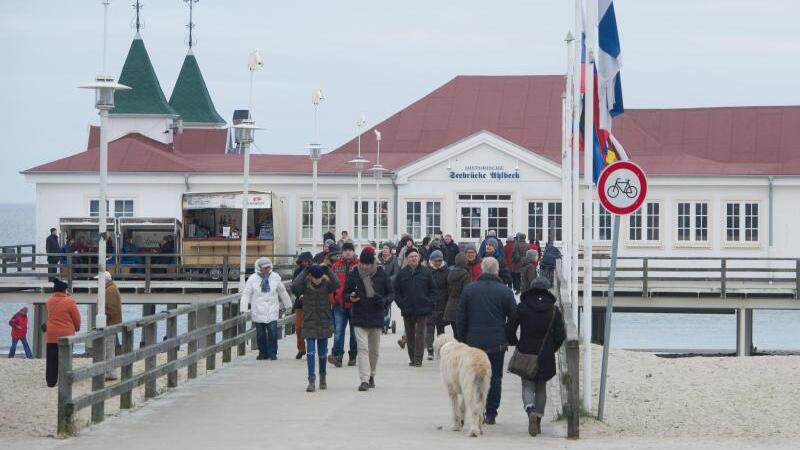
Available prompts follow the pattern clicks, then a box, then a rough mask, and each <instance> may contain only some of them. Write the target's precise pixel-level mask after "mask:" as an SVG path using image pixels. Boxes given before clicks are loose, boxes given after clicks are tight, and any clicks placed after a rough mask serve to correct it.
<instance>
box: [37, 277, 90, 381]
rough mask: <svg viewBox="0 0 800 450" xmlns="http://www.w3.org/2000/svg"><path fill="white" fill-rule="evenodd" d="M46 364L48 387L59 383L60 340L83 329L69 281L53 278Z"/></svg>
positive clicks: (47, 327)
mask: <svg viewBox="0 0 800 450" xmlns="http://www.w3.org/2000/svg"><path fill="white" fill-rule="evenodd" d="M46 306H47V323H46V324H45V329H44V331H45V333H46V342H47V346H46V359H47V360H46V364H45V380H46V381H47V387H54V386H55V385H56V384H58V340H59V339H60V338H62V337H64V336H72V335H74V334H75V333H77V332H78V331H80V330H81V313H80V312H79V311H78V305H76V304H75V300H74V299H73V298H72V297H71V296H70V295H69V294H68V293H67V283H65V282H63V281H61V280H59V279H58V278H56V279H55V280H53V295H52V296H50V298H48V299H47V303H46Z"/></svg>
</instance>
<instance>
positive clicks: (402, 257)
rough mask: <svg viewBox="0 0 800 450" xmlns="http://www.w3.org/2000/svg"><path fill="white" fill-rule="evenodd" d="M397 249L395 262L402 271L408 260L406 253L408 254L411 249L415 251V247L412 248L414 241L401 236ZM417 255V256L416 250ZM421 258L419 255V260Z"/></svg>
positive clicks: (409, 237)
mask: <svg viewBox="0 0 800 450" xmlns="http://www.w3.org/2000/svg"><path fill="white" fill-rule="evenodd" d="M398 248H399V250H398V251H397V262H399V263H400V268H401V269H402V268H404V267H405V266H406V264H408V258H406V253H408V250H409V249H411V248H413V249H414V250H416V247H414V240H413V239H411V236H408V235H406V236H403V237H402V238H401V239H400V245H399V246H398ZM417 254H419V251H418V250H417ZM421 257H422V255H420V258H421Z"/></svg>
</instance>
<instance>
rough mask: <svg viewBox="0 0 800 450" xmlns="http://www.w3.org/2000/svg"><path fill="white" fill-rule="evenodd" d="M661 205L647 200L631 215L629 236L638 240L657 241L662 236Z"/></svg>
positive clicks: (633, 239) (632, 239) (630, 238)
mask: <svg viewBox="0 0 800 450" xmlns="http://www.w3.org/2000/svg"><path fill="white" fill-rule="evenodd" d="M660 226H661V205H660V204H659V203H658V202H647V203H645V204H644V206H642V207H641V208H639V209H637V210H636V211H635V212H634V213H633V214H631V215H630V216H629V227H628V233H629V234H628V238H629V240H631V241H636V242H656V241H658V240H659V239H660V238H661V230H660Z"/></svg>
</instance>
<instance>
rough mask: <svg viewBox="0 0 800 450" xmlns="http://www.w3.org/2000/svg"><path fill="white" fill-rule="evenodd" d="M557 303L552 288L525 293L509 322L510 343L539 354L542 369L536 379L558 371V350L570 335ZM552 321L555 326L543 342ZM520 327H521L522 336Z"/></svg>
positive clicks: (542, 379) (508, 336) (544, 379)
mask: <svg viewBox="0 0 800 450" xmlns="http://www.w3.org/2000/svg"><path fill="white" fill-rule="evenodd" d="M555 303H556V298H555V297H554V296H553V294H551V293H550V291H547V290H544V289H531V290H529V291H527V292H525V293H524V294H522V302H521V303H520V304H519V305H517V308H516V310H515V311H514V314H512V315H511V319H509V321H508V325H506V338H507V339H508V343H509V344H510V345H516V346H517V350H519V351H520V352H522V353H528V354H538V355H539V357H538V362H539V371H538V372H537V374H536V377H535V378H534V380H537V381H547V380H549V379H551V378H553V376H554V375H555V374H556V358H555V353H556V352H557V351H558V349H559V348H560V347H561V344H562V343H563V342H564V339H566V337H567V333H566V331H565V327H564V317H563V315H562V314H561V311H560V310H559V309H558V307H557V306H556V305H555ZM553 315H555V316H553ZM551 320H552V321H553V326H552V328H551V329H550V334H548V335H547V340H546V341H545V342H544V345H542V340H543V339H544V337H545V334H547V327H548V325H549V324H550V321H551ZM517 328H519V329H520V334H519V338H517ZM540 348H541V352H539V349H540Z"/></svg>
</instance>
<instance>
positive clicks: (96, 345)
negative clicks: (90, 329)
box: [92, 337, 113, 423]
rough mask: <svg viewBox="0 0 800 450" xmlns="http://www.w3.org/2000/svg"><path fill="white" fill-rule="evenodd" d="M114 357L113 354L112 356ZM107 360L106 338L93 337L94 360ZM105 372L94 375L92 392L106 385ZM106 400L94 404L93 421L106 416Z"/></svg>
mask: <svg viewBox="0 0 800 450" xmlns="http://www.w3.org/2000/svg"><path fill="white" fill-rule="evenodd" d="M110 357H111V358H113V355H111V356H110ZM105 360H106V339H105V337H98V338H95V339H92V361H93V362H96V363H97V362H103V361H105ZM105 378H106V374H105V372H103V373H100V374H97V375H95V376H93V377H92V392H97V391H101V390H103V388H104V387H106V381H105ZM105 405H106V402H105V401H100V402H97V403H95V404H93V405H92V423H98V422H102V421H103V419H104V418H105V415H106V413H105Z"/></svg>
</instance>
